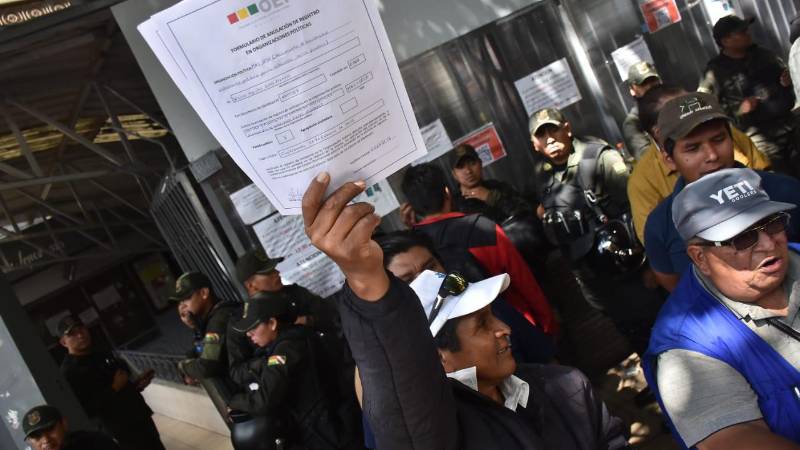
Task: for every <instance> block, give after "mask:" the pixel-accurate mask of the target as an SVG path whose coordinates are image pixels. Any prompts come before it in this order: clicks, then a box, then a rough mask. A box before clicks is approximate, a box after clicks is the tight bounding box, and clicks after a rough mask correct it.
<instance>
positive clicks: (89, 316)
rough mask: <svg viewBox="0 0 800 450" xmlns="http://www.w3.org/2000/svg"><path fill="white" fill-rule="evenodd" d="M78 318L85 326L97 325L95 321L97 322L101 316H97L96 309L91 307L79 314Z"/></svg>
mask: <svg viewBox="0 0 800 450" xmlns="http://www.w3.org/2000/svg"><path fill="white" fill-rule="evenodd" d="M78 318H79V319H80V320H81V322H82V323H83V324H84V325H91V324H93V323H95V321H97V319H99V318H100V316H99V315H98V314H97V310H96V309H94V308H92V307H89V308H86V310H84V311H83V312H81V313H80V314H78Z"/></svg>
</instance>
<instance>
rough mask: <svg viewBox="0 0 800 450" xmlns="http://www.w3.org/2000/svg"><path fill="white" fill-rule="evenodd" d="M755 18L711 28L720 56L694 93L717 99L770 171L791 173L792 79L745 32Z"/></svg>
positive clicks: (721, 21) (726, 21) (780, 63)
mask: <svg viewBox="0 0 800 450" xmlns="http://www.w3.org/2000/svg"><path fill="white" fill-rule="evenodd" d="M754 20H755V19H752V18H750V19H747V20H743V19H741V18H739V17H736V16H726V17H723V18H721V19H719V20H718V21H717V23H715V24H714V40H715V41H716V42H717V45H719V47H720V53H719V55H717V56H715V57H714V58H712V59H711V60H710V61H709V62H708V67H707V68H706V72H705V76H704V78H703V80H702V81H701V82H700V85H699V86H698V88H697V90H698V91H700V92H705V93H708V94H713V95H715V96H716V97H717V99H718V100H719V103H720V104H721V105H722V108H723V109H724V110H725V112H726V113H727V114H728V116H729V117H731V118H733V119H734V124H735V125H736V126H737V127H738V128H740V129H742V130H744V131H745V133H747V135H748V136H750V138H751V139H752V140H753V142H755V144H756V146H758V149H759V150H761V151H762V152H764V153H765V154H766V155H767V156H768V157H769V159H770V162H771V163H772V168H773V169H775V170H777V171H780V172H784V173H787V174H791V173H792V171H793V168H792V167H791V166H790V164H789V157H790V154H791V152H792V150H793V149H794V147H795V146H796V143H794V142H792V136H793V130H794V128H795V126H796V124H795V122H796V120H795V118H794V117H793V115H792V113H791V110H792V107H793V106H794V92H793V90H792V80H791V77H790V76H789V70H788V69H787V67H786V64H785V63H784V62H783V61H782V60H781V59H780V58H779V57H778V56H777V55H775V54H774V53H772V52H771V51H769V50H767V49H765V48H762V47H759V46H758V45H754V44H753V38H752V37H751V36H750V30H749V28H750V25H752V23H753V21H754Z"/></svg>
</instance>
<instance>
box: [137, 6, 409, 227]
mask: <svg viewBox="0 0 800 450" xmlns="http://www.w3.org/2000/svg"><path fill="white" fill-rule="evenodd" d="M250 3H252V2H248V3H241V2H222V1H219V0H183V1H181V2H180V3H178V4H176V5H174V6H173V7H171V8H168V9H166V10H164V11H162V12H160V13H158V14H156V15H155V16H153V17H152V18H151V19H150V20H149V21H147V22H145V23H143V24H141V25H140V26H139V30H140V32H141V34H142V36H143V37H144V39H145V41H146V42H147V43H148V45H149V46H150V47H151V48H152V49H153V52H154V53H155V55H156V57H157V58H158V59H159V61H161V63H162V65H163V66H164V68H165V69H166V70H167V72H168V73H169V74H170V76H171V78H172V79H173V81H174V82H175V84H176V85H177V87H178V89H180V90H181V92H182V93H184V95H185V96H186V98H187V100H188V101H189V103H190V104H191V105H192V107H193V108H194V109H195V110H196V111H197V113H198V115H199V116H200V118H201V119H202V120H203V122H204V123H205V124H206V126H207V127H208V128H209V130H210V131H211V132H212V134H214V137H215V138H216V139H217V140H218V141H219V142H220V144H222V146H223V148H224V149H225V151H226V152H227V153H228V154H229V155H230V156H231V158H232V159H233V160H234V161H235V162H236V164H237V165H238V166H239V167H240V168H241V169H242V170H243V171H244V172H245V173H246V174H247V176H248V177H250V179H251V180H253V182H254V183H255V184H256V185H257V186H258V187H259V189H261V190H262V192H264V194H265V195H266V197H267V198H268V199H269V201H270V203H272V205H273V206H275V207H276V208H277V209H278V210H279V211H280V212H281V213H282V214H299V213H300V202H301V199H302V196H303V192H305V190H306V187H307V186H308V183H309V182H310V181H311V179H312V178H313V177H315V176H316V175H317V174H318V173H319V172H321V171H328V172H329V173H330V175H331V178H332V181H331V189H335V188H336V187H338V186H339V185H341V184H342V183H344V182H345V181H349V180H356V179H362V180H366V181H367V183H376V182H378V181H380V180H383V179H385V178H386V177H388V176H389V175H391V174H392V173H394V172H395V171H397V170H399V169H400V168H402V167H404V166H405V165H406V164H408V163H410V162H413V161H414V160H416V159H418V158H419V157H421V156H423V155H424V153H425V146H424V143H423V140H422V135H421V134H420V132H419V127H418V126H417V123H416V119H415V117H414V112H413V109H412V108H411V102H410V101H409V99H408V94H407V93H406V89H405V86H404V85H403V82H402V77H401V76H400V70H399V68H398V66H397V61H396V60H395V57H394V53H393V52H392V48H391V45H390V43H389V40H388V37H387V35H386V30H385V29H384V27H383V24H382V22H381V19H380V15H379V13H378V10H377V8H376V5H375V4H374V2H371V1H363V0H337V1H335V2H332V1H328V0H292V1H286V0H264V1H261V2H255V3H252V4H250ZM198 30H203V34H204V35H205V36H214V38H213V39H200V38H198V36H199V35H198Z"/></svg>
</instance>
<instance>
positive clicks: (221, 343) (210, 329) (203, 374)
mask: <svg viewBox="0 0 800 450" xmlns="http://www.w3.org/2000/svg"><path fill="white" fill-rule="evenodd" d="M229 319H230V315H229V314H228V313H227V311H219V312H217V313H216V314H214V316H213V317H211V318H210V319H209V322H208V326H207V327H206V334H205V336H204V337H203V353H201V354H200V356H199V357H197V358H193V359H189V360H185V361H183V362H182V364H181V368H182V369H183V371H184V372H186V374H187V375H189V376H190V377H192V378H194V379H195V380H201V379H203V378H210V377H218V376H224V375H225V374H226V373H227V369H228V367H227V362H226V361H225V359H226V358H227V350H226V348H225V347H226V345H225V341H226V336H227V334H228V321H229Z"/></svg>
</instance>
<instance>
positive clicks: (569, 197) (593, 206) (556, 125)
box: [529, 108, 662, 352]
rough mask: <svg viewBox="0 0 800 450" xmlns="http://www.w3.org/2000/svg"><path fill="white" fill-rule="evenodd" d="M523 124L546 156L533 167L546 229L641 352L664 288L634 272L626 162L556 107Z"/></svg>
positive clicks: (636, 253) (589, 296)
mask: <svg viewBox="0 0 800 450" xmlns="http://www.w3.org/2000/svg"><path fill="white" fill-rule="evenodd" d="M529 129H530V132H531V141H532V143H533V147H534V149H535V151H536V152H538V153H540V154H541V155H542V156H543V157H544V159H545V161H544V163H543V164H542V166H541V168H540V169H541V170H539V171H537V173H536V188H537V191H538V194H539V198H540V199H541V201H542V203H541V204H540V205H539V208H538V213H539V215H540V217H542V218H543V224H544V228H545V234H546V235H547V236H548V238H549V239H551V240H552V241H553V243H554V244H555V245H557V246H559V247H560V249H561V252H562V254H563V256H564V257H565V258H567V259H568V260H569V261H570V262H571V263H572V269H573V274H574V275H575V277H576V279H577V281H578V284H579V286H580V288H581V291H582V293H583V295H584V298H586V300H587V302H588V303H589V304H591V305H592V306H594V307H595V308H597V309H599V310H602V311H605V312H606V314H608V316H609V317H610V318H611V319H612V320H613V321H614V322H615V324H616V325H617V328H618V329H619V330H620V332H622V333H623V334H625V335H626V336H627V337H628V338H629V340H630V341H631V344H632V345H633V346H634V348H635V349H636V350H637V351H639V352H643V351H644V349H645V348H646V347H647V338H648V333H647V330H648V329H649V325H650V324H651V323H652V321H653V320H655V315H656V314H657V312H658V307H660V304H661V302H662V295H661V294H660V293H658V292H656V291H651V290H649V289H646V288H645V287H644V285H643V284H642V283H641V281H640V279H639V271H640V268H641V266H642V264H643V263H644V254H643V251H642V249H641V245H639V244H638V242H637V241H636V238H635V236H634V232H633V227H632V224H630V220H629V210H630V206H629V204H628V199H627V193H626V188H627V181H628V175H629V169H628V166H627V165H626V164H625V161H624V160H623V158H622V156H621V155H620V154H619V153H618V152H617V151H615V150H614V149H612V148H611V147H610V146H609V145H608V144H607V143H606V142H604V141H602V140H598V139H579V138H577V137H575V136H573V134H572V128H571V125H570V123H569V122H568V121H567V120H566V118H565V117H564V115H563V114H562V113H561V111H559V110H557V109H554V108H545V109H542V110H540V111H537V112H536V113H534V114H533V115H532V116H531V118H530V122H529Z"/></svg>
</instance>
